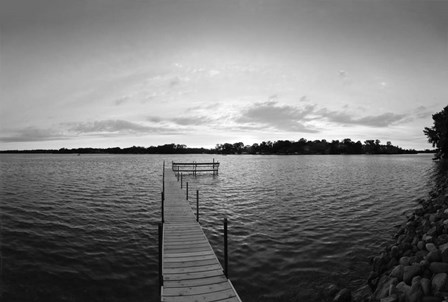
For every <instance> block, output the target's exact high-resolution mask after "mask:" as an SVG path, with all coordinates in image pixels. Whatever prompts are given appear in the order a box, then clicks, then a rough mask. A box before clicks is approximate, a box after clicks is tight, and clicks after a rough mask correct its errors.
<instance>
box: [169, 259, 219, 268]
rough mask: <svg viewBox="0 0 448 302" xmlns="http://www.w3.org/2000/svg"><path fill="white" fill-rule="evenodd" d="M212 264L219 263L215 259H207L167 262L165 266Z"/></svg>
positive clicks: (180, 266) (179, 266) (178, 266)
mask: <svg viewBox="0 0 448 302" xmlns="http://www.w3.org/2000/svg"><path fill="white" fill-rule="evenodd" d="M211 264H219V262H218V261H217V260H215V259H205V260H197V261H176V262H166V263H165V264H164V266H163V267H164V268H182V267H199V266H205V265H211Z"/></svg>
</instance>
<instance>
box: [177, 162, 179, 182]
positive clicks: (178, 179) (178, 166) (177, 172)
mask: <svg viewBox="0 0 448 302" xmlns="http://www.w3.org/2000/svg"><path fill="white" fill-rule="evenodd" d="M177 181H179V166H177Z"/></svg>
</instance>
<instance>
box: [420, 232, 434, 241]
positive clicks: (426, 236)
mask: <svg viewBox="0 0 448 302" xmlns="http://www.w3.org/2000/svg"><path fill="white" fill-rule="evenodd" d="M422 239H423V240H424V241H425V242H432V240H433V239H432V236H429V235H427V234H425V235H423V238H422Z"/></svg>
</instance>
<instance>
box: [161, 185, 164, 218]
mask: <svg viewBox="0 0 448 302" xmlns="http://www.w3.org/2000/svg"><path fill="white" fill-rule="evenodd" d="M161 193H162V194H161V195H162V211H161V212H162V223H164V222H165V193H163V192H161Z"/></svg>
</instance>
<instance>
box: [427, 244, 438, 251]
mask: <svg viewBox="0 0 448 302" xmlns="http://www.w3.org/2000/svg"><path fill="white" fill-rule="evenodd" d="M425 247H426V250H427V251H428V252H432V251H436V250H437V247H436V245H435V244H434V243H427V244H426V245H425Z"/></svg>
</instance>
